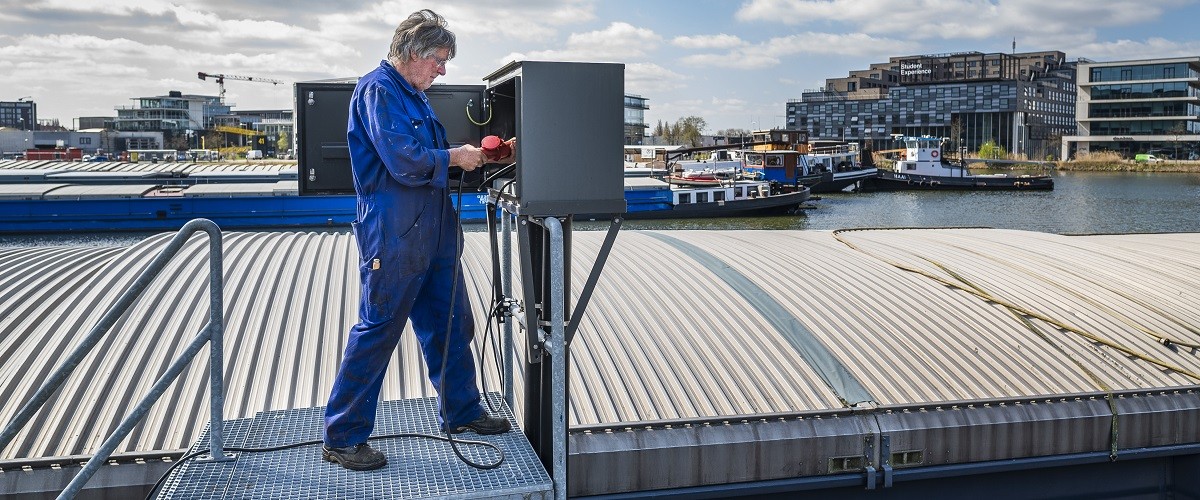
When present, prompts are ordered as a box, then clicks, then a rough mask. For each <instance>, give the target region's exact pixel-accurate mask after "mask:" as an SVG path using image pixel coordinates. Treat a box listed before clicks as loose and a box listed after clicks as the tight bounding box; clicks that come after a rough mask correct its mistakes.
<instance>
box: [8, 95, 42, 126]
mask: <svg viewBox="0 0 1200 500" xmlns="http://www.w3.org/2000/svg"><path fill="white" fill-rule="evenodd" d="M0 127H5V128H11V129H17V130H37V103H36V102H33V101H32V100H30V98H28V97H22V98H20V99H17V100H16V101H0Z"/></svg>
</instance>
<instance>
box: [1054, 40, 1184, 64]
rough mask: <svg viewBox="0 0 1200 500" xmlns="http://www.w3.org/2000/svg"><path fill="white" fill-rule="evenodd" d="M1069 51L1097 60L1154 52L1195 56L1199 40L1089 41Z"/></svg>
mask: <svg viewBox="0 0 1200 500" xmlns="http://www.w3.org/2000/svg"><path fill="white" fill-rule="evenodd" d="M1071 53H1072V54H1078V55H1079V56H1082V57H1086V58H1089V59H1093V60H1098V61H1120V60H1127V59H1145V58H1146V54H1154V56H1153V57H1155V58H1170V57H1195V55H1196V54H1200V41H1195V40H1193V41H1187V42H1176V41H1172V40H1167V39H1165V38H1150V39H1148V40H1146V41H1135V40H1115V41H1112V42H1091V43H1085V44H1082V45H1079V46H1077V47H1074V48H1073V49H1072V52H1071Z"/></svg>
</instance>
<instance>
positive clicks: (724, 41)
mask: <svg viewBox="0 0 1200 500" xmlns="http://www.w3.org/2000/svg"><path fill="white" fill-rule="evenodd" d="M745 44H746V42H745V41H743V40H742V39H741V38H738V37H736V36H733V35H727V34H725V33H721V34H718V35H696V36H677V37H675V38H674V39H672V40H671V45H674V46H676V47H681V48H685V49H732V48H734V47H741V46H743V45H745Z"/></svg>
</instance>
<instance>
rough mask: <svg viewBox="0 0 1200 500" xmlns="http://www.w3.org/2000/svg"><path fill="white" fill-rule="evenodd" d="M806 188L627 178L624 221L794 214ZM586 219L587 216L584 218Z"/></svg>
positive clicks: (802, 201)
mask: <svg viewBox="0 0 1200 500" xmlns="http://www.w3.org/2000/svg"><path fill="white" fill-rule="evenodd" d="M809 196H810V192H809V190H808V188H806V187H804V186H800V187H799V189H796V190H793V191H791V192H787V193H772V191H771V183H770V182H767V181H751V180H728V181H723V182H722V183H721V184H720V185H716V186H681V185H677V184H670V183H667V182H664V181H660V180H658V179H652V178H648V177H627V178H626V179H625V199H626V200H627V201H628V203H629V205H628V207H629V211H628V212H627V213H626V214H625V218H626V219H682V218H694V217H753V216H767V215H787V214H793V213H796V212H797V211H799V210H800V209H801V205H802V204H803V203H804V202H805V201H807V200H808V198H809ZM584 217H585V218H586V217H587V216H584Z"/></svg>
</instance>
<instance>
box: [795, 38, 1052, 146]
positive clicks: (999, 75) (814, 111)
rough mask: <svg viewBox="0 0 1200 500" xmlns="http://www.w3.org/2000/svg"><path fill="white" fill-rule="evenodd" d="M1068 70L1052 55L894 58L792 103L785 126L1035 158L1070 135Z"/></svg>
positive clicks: (870, 142) (820, 134) (865, 141)
mask: <svg viewBox="0 0 1200 500" xmlns="http://www.w3.org/2000/svg"><path fill="white" fill-rule="evenodd" d="M1075 64H1076V63H1075V62H1073V61H1072V62H1068V61H1066V55H1065V54H1063V53H1062V52H1057V51H1048V52H1029V53H1022V54H1003V53H992V54H984V53H980V52H968V53H959V54H945V55H926V56H906V57H893V58H891V60H890V61H889V62H888V63H878V64H873V65H871V68H870V69H868V70H860V71H854V72H851V73H850V77H848V78H840V79H830V80H827V81H826V87H825V89H822V90H819V91H810V92H805V93H804V94H803V97H802V98H801V99H798V100H791V101H789V102H788V103H787V111H786V112H787V120H788V121H787V124H788V128H791V129H799V130H805V131H807V132H808V134H809V137H810V138H812V139H814V140H840V141H847V142H858V143H859V144H862V145H864V146H870V147H872V148H874V149H890V148H894V147H900V146H898V145H897V144H894V143H893V142H894V141H893V139H892V136H893V135H896V134H899V135H905V136H934V137H945V138H948V139H950V141H951V144H953V145H954V147H956V148H958V147H964V148H966V149H967V150H970V151H975V150H978V149H979V147H980V146H981V145H983V144H984V143H985V142H988V141H992V142H995V143H996V144H998V145H1000V146H1001V147H1003V148H1005V150H1007V151H1011V152H1014V153H1021V154H1025V155H1027V156H1028V157H1030V158H1039V159H1040V158H1044V157H1046V156H1047V155H1053V154H1057V153H1058V144H1059V141H1058V138H1060V137H1062V136H1065V135H1073V134H1074V133H1075V126H1076V124H1075V90H1076V87H1075V78H1076V72H1075Z"/></svg>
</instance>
